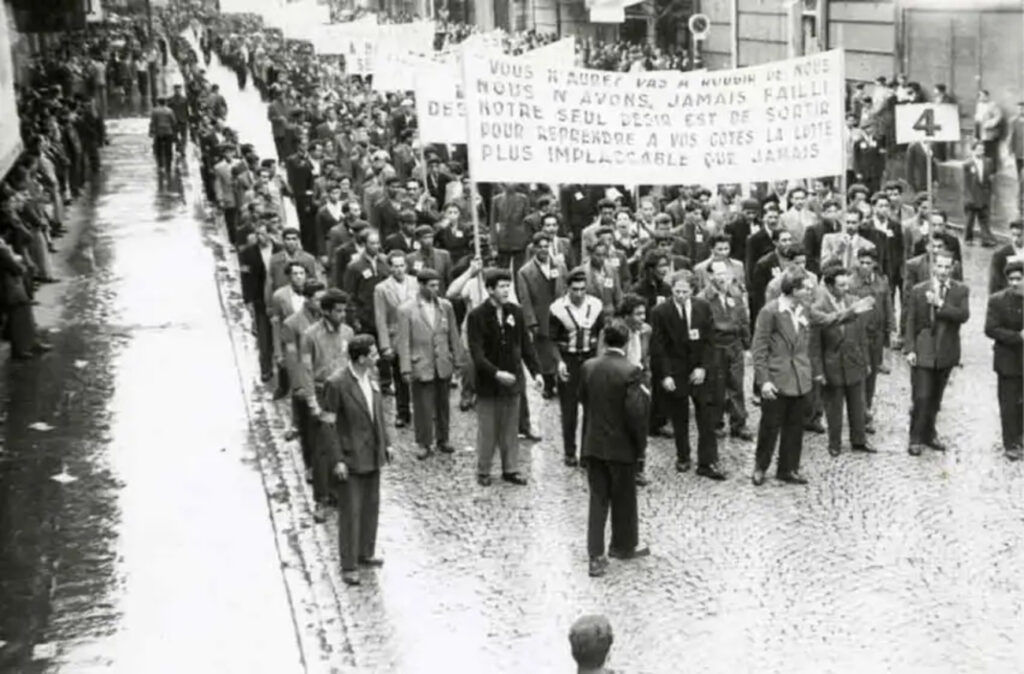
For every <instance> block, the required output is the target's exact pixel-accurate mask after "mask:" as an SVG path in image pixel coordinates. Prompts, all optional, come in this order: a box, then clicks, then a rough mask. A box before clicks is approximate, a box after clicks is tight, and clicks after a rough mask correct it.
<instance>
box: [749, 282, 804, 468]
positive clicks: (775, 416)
mask: <svg viewBox="0 0 1024 674" xmlns="http://www.w3.org/2000/svg"><path fill="white" fill-rule="evenodd" d="M814 285H815V284H814V282H813V281H812V280H811V278H810V276H809V275H808V273H807V272H806V271H804V270H803V269H800V268H790V269H787V270H786V271H785V272H783V274H782V282H781V286H780V290H781V294H780V295H779V297H778V299H774V300H771V301H770V302H768V303H767V304H766V305H765V306H764V308H762V309H761V311H760V313H758V315H757V323H756V325H755V327H754V340H753V344H752V345H751V348H750V353H751V356H752V358H753V361H754V385H755V386H756V387H757V388H758V389H759V390H760V392H761V425H760V427H759V428H758V431H757V449H756V452H755V463H754V475H753V477H752V478H751V481H752V482H753V483H754V486H755V487H759V486H761V485H762V484H764V479H765V472H766V471H767V470H768V467H769V466H770V465H771V462H772V455H773V454H774V453H775V446H776V443H777V444H778V447H779V459H778V463H777V465H776V476H777V477H778V478H779V479H780V480H782V481H783V482H787V483H790V484H807V479H806V478H805V477H804V476H803V475H802V474H801V473H800V455H801V453H802V452H803V442H804V432H803V431H804V419H805V418H806V416H807V408H808V405H809V402H810V394H811V389H812V370H811V357H810V341H811V340H810V332H811V331H810V325H809V322H808V319H807V313H806V307H807V306H808V304H809V303H810V300H811V297H812V296H813V294H814ZM780 436H781V437H780Z"/></svg>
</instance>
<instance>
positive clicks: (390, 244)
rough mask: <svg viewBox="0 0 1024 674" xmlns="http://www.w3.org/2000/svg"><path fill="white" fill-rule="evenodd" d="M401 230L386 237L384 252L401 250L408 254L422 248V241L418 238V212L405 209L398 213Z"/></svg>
mask: <svg viewBox="0 0 1024 674" xmlns="http://www.w3.org/2000/svg"><path fill="white" fill-rule="evenodd" d="M398 226H399V230H398V231H397V232H395V233H394V234H392V235H391V236H389V237H387V238H386V239H384V252H385V253H390V252H391V251H393V250H400V251H402V252H403V253H405V254H406V255H408V254H410V253H414V252H416V251H417V250H419V249H420V242H419V241H417V240H416V229H417V225H416V214H415V213H413V212H412V211H409V210H405V211H402V212H401V213H399V214H398Z"/></svg>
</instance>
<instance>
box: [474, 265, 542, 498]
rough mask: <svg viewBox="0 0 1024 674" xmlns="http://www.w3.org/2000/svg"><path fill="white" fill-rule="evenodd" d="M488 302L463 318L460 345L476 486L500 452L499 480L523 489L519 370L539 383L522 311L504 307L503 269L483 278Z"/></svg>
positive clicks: (506, 281)
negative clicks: (467, 379) (472, 422)
mask: <svg viewBox="0 0 1024 674" xmlns="http://www.w3.org/2000/svg"><path fill="white" fill-rule="evenodd" d="M484 290H485V291H486V292H487V295H488V298H487V300H486V301H484V302H483V303H482V304H480V306H478V307H476V308H475V309H473V310H472V311H471V312H469V316H467V317H466V341H467V343H468V344H469V351H470V354H471V356H472V358H473V367H474V373H475V377H476V379H475V385H476V394H477V403H476V409H477V436H476V451H477V483H478V484H479V485H480V486H481V487H487V486H490V484H491V462H492V461H493V459H494V450H495V448H498V449H499V450H500V452H501V478H502V479H503V480H504V481H505V482H510V483H512V484H515V485H525V484H526V478H525V477H524V476H523V475H522V474H521V473H520V462H519V438H518V436H517V434H516V431H517V430H518V427H519V403H520V394H521V392H522V391H523V387H524V386H526V382H525V378H524V377H523V365H524V364H525V365H526V367H527V369H529V371H530V373H531V374H532V375H534V376H535V377H536V379H537V383H538V384H541V383H542V382H543V379H542V378H541V376H540V374H539V372H538V368H537V358H536V356H535V354H534V352H533V344H532V343H531V342H530V338H529V335H528V333H527V332H526V320H525V319H524V318H523V310H522V309H520V308H519V306H518V305H516V304H512V303H511V302H509V300H508V298H509V295H510V293H511V291H512V275H511V274H510V273H509V272H508V270H505V269H489V270H487V272H486V273H485V274H484Z"/></svg>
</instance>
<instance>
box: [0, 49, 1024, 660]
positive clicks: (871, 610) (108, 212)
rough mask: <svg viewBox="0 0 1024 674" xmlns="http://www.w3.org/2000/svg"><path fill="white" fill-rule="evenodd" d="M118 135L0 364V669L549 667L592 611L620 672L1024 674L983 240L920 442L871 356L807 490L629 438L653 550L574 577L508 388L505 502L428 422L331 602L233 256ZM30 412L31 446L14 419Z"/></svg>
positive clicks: (199, 211) (140, 147) (565, 519)
mask: <svg viewBox="0 0 1024 674" xmlns="http://www.w3.org/2000/svg"><path fill="white" fill-rule="evenodd" d="M210 75H211V78H212V79H213V81H215V82H218V83H220V84H221V88H222V90H223V91H224V92H225V94H226V95H227V96H228V102H229V105H230V112H229V125H231V126H233V127H235V128H237V129H239V130H240V132H241V136H242V139H243V142H253V143H254V144H256V147H257V149H258V151H261V152H262V153H268V150H269V148H272V144H271V142H270V138H269V128H268V126H267V123H266V117H265V107H261V104H260V103H259V101H258V97H257V96H256V94H255V93H253V92H251V91H248V92H243V93H242V94H241V95H239V92H238V91H237V86H236V84H235V83H234V77H233V76H232V75H230V74H229V73H227V72H226V71H225V70H224V69H223V68H221V67H220V66H218V65H216V64H214V65H213V66H211V68H210ZM145 126H146V122H145V120H141V119H135V120H125V121H118V122H114V123H113V124H112V131H113V137H114V143H113V145H112V146H111V148H109V149H108V150H107V151H106V153H105V159H106V161H107V167H108V168H107V169H106V170H107V177H106V180H105V182H104V184H103V185H102V186H101V188H100V190H99V191H98V193H97V194H96V195H95V197H93V198H92V200H91V201H90V202H89V203H88V205H87V206H84V207H83V217H86V218H88V219H89V223H87V227H88V229H87V231H86V233H85V234H83V238H82V241H81V243H80V246H79V251H78V252H77V254H76V255H75V256H74V258H73V260H74V265H75V270H76V273H77V275H76V276H75V277H74V279H73V280H72V281H70V282H69V284H68V287H67V291H66V310H65V312H64V315H63V319H62V321H61V323H60V326H59V330H58V332H57V333H55V335H54V337H53V340H54V342H55V344H56V346H57V350H56V351H55V353H54V354H52V355H50V356H48V357H46V358H45V359H43V360H42V361H40V362H38V363H35V364H31V365H28V366H17V367H15V368H13V369H12V370H11V373H10V377H11V381H10V384H9V389H10V391H9V396H10V402H9V416H8V420H7V423H6V429H5V430H6V438H7V442H6V445H5V448H4V451H3V452H2V453H0V506H2V510H0V669H3V670H4V671H13V672H19V673H20V672H36V671H40V672H41V671H54V672H75V673H77V672H93V671H105V672H127V673H131V674H135V673H139V672H145V673H147V674H148V673H149V672H247V673H249V672H292V671H303V670H306V671H315V672H320V671H339V672H347V671H359V672H367V673H374V674H375V673H378V672H391V671H394V672H413V673H420V672H424V673H426V672H467V673H470V672H472V673H483V672H487V673H492V672H493V673H499V672H509V673H511V672H556V671H571V667H572V663H571V660H570V658H569V654H568V643H567V639H566V635H567V631H568V626H569V625H570V624H571V622H572V621H573V620H574V619H575V618H576V617H578V616H579V615H580V614H583V613H590V612H600V613H605V614H606V615H608V616H609V618H610V619H611V621H612V624H613V627H614V631H615V645H614V647H613V650H612V658H611V661H610V663H609V664H610V665H611V666H612V667H613V668H615V669H616V671H622V672H651V673H661V672H664V673H665V674H675V673H676V672H682V671H687V672H708V673H718V672H721V673H723V674H725V673H735V672H758V673H760V672H787V673H789V672H815V673H819V672H836V673H846V672H900V673H902V672H965V673H967V672H1019V671H1022V670H1024V634H1022V631H1021V620H1022V617H1021V616H1022V603H1024V587H1022V584H1021V575H1020V573H1019V567H1020V560H1021V559H1022V548H1021V545H1022V539H1024V522H1022V518H1024V472H1022V471H1024V466H1022V465H1021V464H1008V463H1007V462H1005V460H1004V459H1003V458H1002V456H1001V454H1000V453H999V452H998V451H997V449H996V444H995V443H996V440H997V433H998V421H997V410H996V404H995V378H994V374H993V373H992V372H991V350H990V343H989V341H988V340H987V339H986V338H985V337H984V335H983V333H982V325H983V321H984V309H985V299H986V298H985V297H984V278H985V272H986V267H987V261H988V255H989V253H988V251H985V250H982V249H974V248H968V249H967V250H966V255H967V259H966V265H965V267H966V274H967V278H968V282H969V284H970V286H971V291H972V298H971V311H972V317H971V320H970V322H969V323H968V324H967V325H966V326H965V328H964V330H963V336H964V367H963V368H962V369H960V370H958V371H957V372H956V373H955V375H954V379H953V382H952V384H951V385H950V388H949V390H948V395H947V397H946V401H945V403H944V408H943V411H942V413H941V415H940V420H939V431H940V433H941V434H943V435H944V436H946V437H947V438H948V439H949V440H950V451H949V452H947V453H945V454H939V453H935V452H930V453H927V454H925V455H924V456H922V457H920V458H917V459H915V458H912V457H910V456H908V455H907V453H906V429H907V408H908V401H909V378H908V373H907V370H906V367H905V365H904V364H903V363H902V361H901V359H898V358H893V359H892V370H893V371H892V373H891V374H890V375H888V376H884V377H882V378H881V380H880V391H879V394H878V398H879V402H880V404H879V408H878V410H877V415H876V417H877V421H876V425H877V426H878V431H879V432H878V434H877V435H875V436H874V442H875V444H876V445H877V446H878V448H879V450H880V453H879V454H877V455H875V456H863V455H853V454H850V453H844V454H843V455H842V456H840V457H838V458H836V459H833V458H831V457H829V456H828V453H827V451H826V448H825V444H824V438H823V437H822V436H810V437H809V442H808V443H807V445H806V448H805V461H804V468H805V474H806V475H807V477H808V478H810V480H811V483H810V485H808V486H807V487H788V486H782V485H780V484H778V483H775V482H773V481H769V483H768V485H767V486H765V487H763V488H761V489H755V488H753V487H752V486H751V485H750V482H749V474H750V472H751V469H752V465H753V445H752V443H741V442H737V441H728V442H727V443H726V444H724V445H723V450H722V456H723V460H722V464H723V467H724V468H726V469H727V470H728V471H729V472H730V473H731V475H730V479H729V480H728V481H726V482H724V483H713V482H710V481H707V480H702V479H700V478H697V477H695V476H694V475H693V474H692V473H689V474H684V475H678V474H676V473H675V471H674V469H673V460H674V456H673V454H674V452H673V449H672V447H671V441H670V440H663V439H657V440H653V441H652V444H651V447H650V449H649V457H650V470H649V472H650V477H651V478H652V483H651V485H650V486H649V487H647V488H646V489H644V490H642V491H641V492H640V517H641V538H642V540H643V541H644V542H646V543H649V544H650V545H651V547H652V549H653V555H652V556H651V557H649V558H646V559H643V560H639V561H635V562H629V563H616V562H613V563H612V565H611V569H610V571H609V574H608V575H607V576H606V577H604V578H601V579H591V578H589V577H588V576H587V573H586V553H585V546H584V536H585V520H586V509H587V490H586V480H585V476H584V474H583V472H582V471H580V470H578V469H575V470H574V469H569V468H566V467H564V466H563V465H562V463H561V447H560V446H559V444H558V440H557V437H558V435H559V433H558V409H557V403H555V402H554V401H543V400H541V399H540V397H539V396H538V395H536V392H531V398H530V404H531V411H532V413H533V418H534V424H535V426H536V427H537V428H538V430H539V431H540V432H541V435H543V436H544V438H545V439H544V440H543V441H542V442H540V443H538V444H536V445H533V446H532V447H531V448H530V449H529V460H528V462H527V465H528V466H529V476H530V478H531V482H530V484H529V486H527V487H525V488H519V487H512V486H508V485H505V484H502V483H500V482H499V483H497V484H496V486H493V487H491V488H487V489H484V488H481V487H478V486H477V485H476V483H475V481H474V479H473V477H474V461H473V454H472V450H471V447H472V444H473V439H474V437H475V426H474V423H475V417H474V415H473V413H471V412H470V413H462V412H458V411H457V409H455V410H453V426H454V432H453V442H454V444H455V445H456V447H457V448H458V449H459V451H458V452H457V453H456V454H454V455H452V456H437V457H434V458H432V459H430V460H429V461H426V462H419V461H417V460H416V459H415V458H414V456H413V451H414V448H413V443H412V437H411V432H407V431H405V430H403V431H398V432H397V433H396V438H397V443H396V446H397V449H398V453H397V454H398V456H397V458H396V461H395V463H394V464H393V465H392V466H391V467H390V469H389V470H388V471H387V472H386V474H385V477H384V481H383V487H382V491H383V494H382V497H383V501H382V506H381V531H380V538H379V549H380V552H381V553H382V554H383V556H384V557H385V558H386V560H387V561H386V565H385V566H384V568H383V569H381V570H379V571H377V572H375V573H374V574H372V575H371V576H370V577H369V579H368V580H369V582H365V583H364V585H363V586H361V587H359V588H346V587H344V586H343V585H342V584H341V582H340V577H339V569H338V558H337V552H336V538H335V536H336V534H335V528H334V525H333V523H331V524H329V525H325V526H322V525H314V524H313V523H312V518H311V503H310V499H309V494H308V492H307V490H306V487H305V485H304V484H303V478H302V470H301V457H300V455H299V449H298V446H297V443H295V442H285V441H284V439H283V436H284V431H285V429H286V427H287V420H288V417H287V410H286V409H285V407H284V406H283V405H277V404H275V403H273V402H272V401H271V400H270V396H269V391H268V390H267V389H266V388H265V387H264V386H262V385H261V384H259V377H258V370H257V368H256V365H255V364H256V357H255V347H254V343H253V338H252V336H251V334H250V332H249V325H248V318H247V317H246V315H245V312H244V310H243V309H242V307H241V304H240V302H241V298H240V294H239V291H238V276H237V266H236V264H235V263H234V260H233V258H234V256H233V255H231V254H230V252H229V251H228V250H227V248H226V246H225V243H224V235H223V232H222V230H220V229H218V228H217V227H215V226H214V225H213V223H212V219H211V217H210V213H209V212H208V210H207V209H206V208H205V207H204V206H203V204H201V203H199V202H197V201H196V199H197V198H198V197H197V195H198V191H197V190H196V189H195V184H194V183H195V178H196V176H195V175H194V171H193V173H191V174H186V175H185V176H184V178H183V180H182V181H180V182H172V183H171V184H170V185H165V184H159V183H158V181H157V179H156V174H155V170H154V167H153V166H152V161H151V159H150V156H149V154H148V147H147V144H148V142H147V139H146V138H145ZM225 317H226V319H227V320H226V323H225ZM225 328H226V329H225ZM453 395H455V392H453ZM392 402H393V401H390V400H389V403H388V404H389V405H390V404H391V403H392ZM883 403H884V404H883ZM752 410H753V418H752V420H751V421H752V423H756V420H757V412H756V408H752ZM40 421H42V422H46V423H47V424H49V425H51V426H52V427H53V428H52V430H48V431H39V430H32V429H30V428H29V425H30V424H34V423H37V422H40ZM62 473H66V474H69V475H71V476H72V477H75V478H77V480H75V481H73V482H65V483H61V482H56V481H54V480H52V479H51V477H52V476H54V475H57V474H62Z"/></svg>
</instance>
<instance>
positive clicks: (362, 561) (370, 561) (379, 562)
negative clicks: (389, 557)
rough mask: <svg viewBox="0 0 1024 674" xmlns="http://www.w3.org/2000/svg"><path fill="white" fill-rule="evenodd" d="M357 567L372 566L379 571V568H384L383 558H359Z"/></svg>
mask: <svg viewBox="0 0 1024 674" xmlns="http://www.w3.org/2000/svg"><path fill="white" fill-rule="evenodd" d="M359 565H360V566H372V567H374V568H378V569H379V568H380V567H382V566H384V558H383V557H360V558H359Z"/></svg>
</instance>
